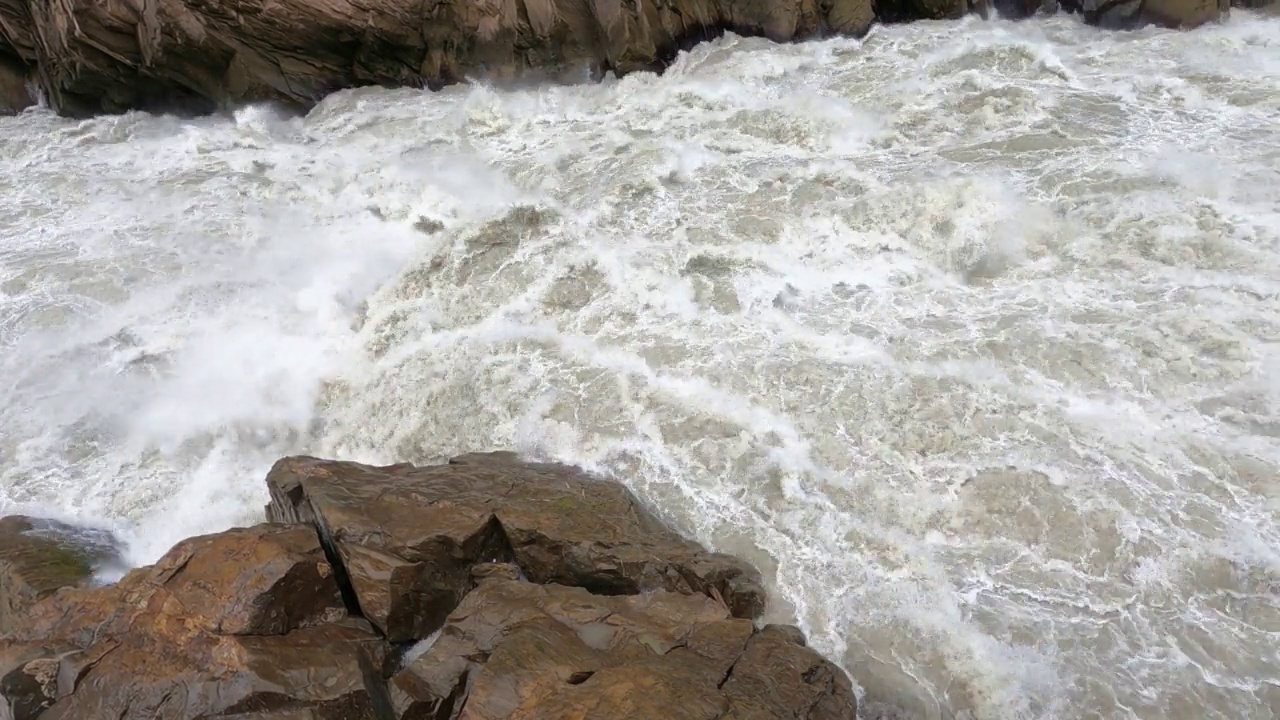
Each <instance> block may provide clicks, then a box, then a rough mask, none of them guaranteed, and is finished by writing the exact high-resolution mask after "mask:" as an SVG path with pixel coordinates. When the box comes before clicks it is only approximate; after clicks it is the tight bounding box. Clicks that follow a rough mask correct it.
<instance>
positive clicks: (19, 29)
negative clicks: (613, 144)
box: [0, 0, 1256, 115]
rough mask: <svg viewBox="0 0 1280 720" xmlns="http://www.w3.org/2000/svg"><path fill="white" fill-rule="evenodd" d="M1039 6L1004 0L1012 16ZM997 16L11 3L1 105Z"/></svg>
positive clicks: (453, 68) (584, 61) (195, 0)
mask: <svg viewBox="0 0 1280 720" xmlns="http://www.w3.org/2000/svg"><path fill="white" fill-rule="evenodd" d="M1250 2H1253V3H1255V4H1256V0H1250ZM1225 3H1226V0H1119V1H1117V0H1111V1H1110V2H1103V1H1102V0H1072V1H1071V2H1066V3H1064V6H1065V7H1066V8H1067V9H1074V10H1080V11H1083V12H1084V13H1085V16H1086V19H1088V20H1090V21H1092V22H1097V23H1100V24H1104V25H1117V26H1132V25H1135V24H1140V23H1143V22H1157V23H1160V24H1164V25H1169V26H1174V27H1193V26H1195V25H1199V24H1202V23H1204V22H1207V21H1210V20H1213V19H1215V18H1217V17H1219V15H1220V14H1221V13H1222V12H1223V11H1224V10H1225V7H1226V5H1225ZM1040 7H1041V2H1039V1H1038V0H997V1H996V2H995V3H994V9H995V10H996V11H998V12H1000V13H1001V14H1003V15H1006V16H1013V17H1023V16H1026V15H1029V14H1032V13H1034V12H1037V11H1038V10H1039V9H1040ZM990 9H991V7H990V6H989V3H988V0H878V1H873V0H649V1H644V0H464V1H461V2H453V1H451V0H373V1H370V0H365V1H363V2H362V1H360V0H0V111H3V110H5V109H9V110H12V109H15V108H16V107H21V106H23V105H25V104H27V103H29V102H30V98H28V97H26V96H27V93H26V91H25V89H24V88H25V83H26V80H27V79H34V80H35V81H36V82H37V83H38V85H39V86H40V87H41V88H42V89H43V90H44V92H45V93H46V94H47V96H48V98H49V102H50V103H51V104H52V105H53V106H54V107H55V108H56V109H57V110H58V111H59V112H61V113H63V114H67V115H87V114H94V113H100V112H118V111H123V110H127V109H132V108H139V109H163V110H169V111H179V112H196V113H202V112H210V111H213V110H216V109H218V108H221V107H229V106H234V105H236V104H239V103H243V102H251V101H278V102H281V103H284V104H287V105H290V106H295V107H299V108H306V107H308V106H310V105H311V104H312V103H314V102H316V101H317V100H319V99H320V98H321V97H323V96H324V95H326V94H327V93H329V92H332V91H334V90H336V89H340V88H344V87H352V86H359V85H386V86H400V85H410V86H421V85H425V86H428V87H433V88H434V87H440V86H443V85H446V84H448V83H451V82H456V81H458V80H459V79H461V78H463V77H465V76H468V75H474V74H487V75H491V76H493V75H496V76H499V77H513V76H519V75H522V74H524V73H527V72H529V71H537V72H539V73H546V72H551V73H560V72H574V73H578V72H582V71H583V70H586V69H589V70H590V71H592V72H594V73H597V74H598V73H600V72H603V71H608V70H612V71H614V72H617V73H618V74H623V73H627V72H631V71H634V70H661V69H662V68H663V67H664V66H665V64H666V63H668V62H669V61H670V60H671V58H672V57H674V56H675V54H676V53H677V52H678V51H679V50H680V49H681V48H684V47H688V46H690V45H691V44H693V43H696V42H698V41H701V40H704V39H706V38H708V37H712V36H715V35H718V34H720V33H722V32H723V31H726V30H730V31H733V32H736V33H739V34H743V35H759V36H765V37H768V38H770V39H772V40H775V41H789V40H796V39H804V38H806V37H810V36H813V35H814V34H818V33H832V32H834V33H842V34H849V35H855V36H856V35H861V34H863V33H865V32H866V31H867V29H868V28H869V27H870V26H871V24H872V23H873V22H874V21H875V20H876V19H877V18H878V19H880V20H883V21H887V22H894V21H905V20H914V19H920V18H949V17H959V16H962V15H964V14H966V13H969V12H979V13H982V14H984V15H986V14H987V13H988V12H989V10H990ZM15 88H16V89H15Z"/></svg>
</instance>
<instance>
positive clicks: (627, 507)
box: [267, 453, 764, 642]
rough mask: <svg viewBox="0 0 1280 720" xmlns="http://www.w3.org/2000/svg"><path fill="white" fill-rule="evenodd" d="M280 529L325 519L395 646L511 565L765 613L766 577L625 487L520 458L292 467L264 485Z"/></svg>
mask: <svg viewBox="0 0 1280 720" xmlns="http://www.w3.org/2000/svg"><path fill="white" fill-rule="evenodd" d="M267 485H268V487H269V489H270V491H271V497H272V502H271V504H270V505H269V506H268V507H267V516H268V517H269V518H270V519H271V520H274V521H278V522H288V521H314V522H315V523H316V525H317V527H319V528H320V532H321V535H322V536H323V537H324V538H325V539H326V542H327V543H329V544H330V547H331V548H332V552H333V553H334V554H336V555H337V556H338V558H340V563H341V565H342V566H343V567H344V568H346V573H347V574H348V576H349V579H350V584H351V587H352V590H353V592H354V595H355V596H356V598H358V602H359V606H360V612H361V614H362V615H363V616H364V617H366V618H368V619H369V621H370V622H372V623H373V624H374V625H376V626H377V627H378V628H379V629H380V630H381V631H382V632H383V633H385V634H386V636H387V638H388V639H389V640H391V641H393V642H397V641H403V640H409V639H413V638H421V637H426V636H427V635H428V634H430V633H431V632H433V631H435V630H436V629H438V628H439V627H440V625H441V624H442V623H443V622H444V619H445V616H446V615H448V614H449V612H450V611H452V610H453V608H455V607H457V605H458V603H459V602H461V600H462V598H463V596H464V595H466V594H467V592H469V591H470V590H471V587H472V582H471V568H472V567H473V566H475V565H476V564H479V563H487V562H494V561H501V562H514V563H515V564H516V565H517V566H518V567H519V568H520V570H521V571H522V572H523V573H524V574H525V575H526V576H527V577H528V578H529V579H530V580H532V581H533V582H537V583H559V584H562V585H571V586H576V587H582V588H586V589H587V590H590V591H591V592H594V593H597V594H601V595H629V594H636V593H641V592H646V591H649V590H671V591H675V592H683V593H695V592H696V593H702V594H706V595H714V596H718V597H720V598H723V600H724V602H726V603H727V604H728V606H729V607H730V609H731V610H732V612H733V614H734V615H735V616H736V617H746V618H749V617H755V616H757V615H759V613H760V612H761V610H762V609H763V607H764V589H763V588H762V587H761V585H760V578H759V575H758V574H757V573H756V571H755V570H754V569H753V568H751V567H750V566H749V565H747V564H746V563H744V562H742V561H741V560H738V559H737V558H734V557H730V556H727V555H719V554H715V553H709V552H707V551H706V550H704V549H703V548H702V547H700V546H699V545H697V544H695V543H691V542H689V541H687V540H685V539H684V538H681V537H680V536H678V535H676V534H675V533H673V532H671V531H670V530H668V529H667V528H666V527H664V526H663V525H662V523H660V522H659V521H658V520H657V519H656V518H654V517H653V516H652V515H651V514H650V513H649V512H648V511H647V510H645V509H644V507H642V506H641V505H640V504H639V503H638V502H636V500H635V498H634V497H632V496H631V494H630V493H629V492H627V490H626V488H624V487H622V486H621V485H618V484H616V483H606V482H600V481H599V480H596V479H593V478H591V477H588V476H587V475H585V474H583V473H582V472H581V471H579V470H577V469H575V468H572V467H567V466H563V465H546V464H534V463H523V462H520V461H518V460H517V458H516V456H515V455H513V454H511V453H489V454H485V455H468V456H463V457H460V458H455V459H454V460H453V461H451V462H450V463H449V464H448V465H441V466H436V467H422V468H417V467H413V466H411V465H394V466H391V467H385V468H374V467H368V466H364V465H358V464H356V463H337V462H331V461H323V460H316V459H313V458H290V459H286V460H283V461H281V462H279V463H277V464H276V466H275V467H274V468H272V470H271V473H270V474H269V475H268V476H267Z"/></svg>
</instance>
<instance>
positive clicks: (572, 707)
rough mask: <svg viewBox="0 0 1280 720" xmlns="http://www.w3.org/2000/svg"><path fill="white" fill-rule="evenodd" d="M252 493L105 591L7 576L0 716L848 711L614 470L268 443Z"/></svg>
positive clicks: (748, 581) (160, 718) (259, 718)
mask: <svg viewBox="0 0 1280 720" xmlns="http://www.w3.org/2000/svg"><path fill="white" fill-rule="evenodd" d="M4 1H5V0H0V2H4ZM268 486H269V489H270V493H271V497H272V501H271V504H270V505H268V507H267V512H268V514H269V515H270V517H271V519H272V520H273V521H275V522H272V523H268V524H263V525H257V526H253V527H248V528H233V529H230V530H227V531H225V532H221V533H217V534H213V535H205V536H201V537H195V538H191V539H188V540H184V541H182V542H180V543H178V544H177V545H175V546H174V547H173V549H172V550H170V551H169V552H168V553H167V554H166V555H165V556H164V557H162V558H161V559H160V560H159V561H158V562H156V563H155V564H154V565H151V566H147V567H143V568H138V569H136V570H133V571H131V572H129V573H128V574H126V575H125V576H124V577H123V578H122V579H121V580H120V581H119V582H118V583H116V584H114V585H108V586H101V585H97V586H95V585H93V584H90V583H86V582H85V577H86V576H85V572H86V568H85V566H76V572H72V573H66V574H63V575H54V574H51V575H50V576H49V577H50V578H52V579H49V580H48V581H47V582H45V581H41V582H39V583H37V582H36V581H35V580H34V579H33V578H36V577H37V574H36V573H34V572H28V573H27V574H26V575H23V577H24V578H28V580H27V582H28V583H29V584H30V583H35V585H33V587H34V586H37V585H38V586H39V587H40V588H41V589H40V590H39V591H38V592H34V593H28V594H27V595H24V599H23V601H22V603H21V604H15V606H14V608H15V609H14V611H13V620H14V622H13V623H12V627H11V628H10V629H9V631H8V632H7V633H5V634H3V635H0V720H82V719H84V718H116V719H117V720H214V718H218V719H221V720H388V718H396V719H397V720H410V719H424V718H430V719H431V720H464V719H469V720H482V719H483V720H489V719H492V720H498V719H499V718H501V719H503V720H507V719H511V720H515V719H517V718H518V719H522V720H535V719H537V718H546V719H547V720H552V719H557V720H558V719H559V718H588V717H590V718H600V720H612V719H613V718H617V719H619V720H621V719H622V718H627V719H628V720H632V719H635V720H645V719H647V718H654V719H659V718H661V719H668V718H670V719H673V720H677V719H680V718H706V719H707V720H711V719H712V718H730V719H734V718H736V719H737V720H748V719H750V720H755V719H757V718H758V719H759V720H766V719H773V718H778V719H793V718H808V719H809V720H853V718H854V717H855V709H856V703H855V699H854V695H853V690H852V683H851V681H850V680H849V678H848V677H847V676H846V675H845V674H844V673H843V672H841V671H840V669H839V668H837V667H836V666H834V665H833V664H831V663H830V662H829V661H827V660H825V659H823V658H822V657H821V656H819V655H818V654H817V653H815V652H814V651H813V650H811V649H809V648H808V647H806V646H805V640H804V636H803V635H802V634H801V633H800V631H799V630H797V629H796V628H793V627H789V626H777V625H771V626H768V627H764V628H758V627H757V626H756V624H755V622H753V620H754V619H755V618H757V616H758V615H760V613H761V610H762V608H763V606H764V602H765V597H764V591H763V589H762V588H761V586H760V578H759V575H758V574H757V572H756V571H755V570H754V569H753V568H752V567H751V566H750V565H748V564H746V563H744V562H742V561H740V560H737V559H735V558H732V557H729V556H726V555H721V554H717V553H712V552H708V551H707V550H706V549H704V548H702V547H701V546H699V545H697V544H696V543H693V542H690V541H688V540H685V539H683V538H681V537H679V536H678V535H676V534H675V533H673V532H671V531H670V530H668V529H667V528H666V527H664V526H663V525H662V524H661V523H660V522H659V521H658V520H657V519H656V518H655V517H654V516H653V515H652V514H650V513H649V512H648V511H647V510H645V509H644V507H643V506H642V505H641V504H640V503H639V501H638V500H637V499H636V498H635V497H633V496H632V495H631V494H630V493H629V492H628V491H627V490H626V489H625V488H624V487H623V486H622V485H620V484H618V483H615V482H612V481H608V480H605V479H602V478H597V477H594V476H591V475H588V474H586V473H584V472H583V471H581V470H579V469H577V468H572V467H567V466H563V465H553V464H540V463H528V462H522V461H520V460H519V459H518V458H517V457H516V456H515V455H512V454H510V453H487V454H475V455H466V456H463V457H459V458H455V459H454V460H452V461H450V462H449V463H448V464H444V465H437V466H432V467H415V466H412V465H392V466H388V467H373V466H368V465H360V464H356V463H348V462H335V461H325V460H318V459H315V458H305V457H295V458H286V459H284V460H282V461H280V462H279V463H277V464H276V466H275V467H274V468H273V470H272V472H271V474H270V476H269V477H268ZM34 527H35V525H34V524H32V523H31V522H30V521H27V520H20V521H7V524H6V521H0V530H3V529H4V528H9V529H10V530H12V531H14V532H15V533H17V536H19V537H21V538H24V540H23V542H26V540H25V538H29V537H31V535H30V533H31V532H32V530H33V528H34ZM46 529H47V528H46ZM20 557H22V558H25V557H28V556H27V555H20ZM37 567H42V566H39V565H37Z"/></svg>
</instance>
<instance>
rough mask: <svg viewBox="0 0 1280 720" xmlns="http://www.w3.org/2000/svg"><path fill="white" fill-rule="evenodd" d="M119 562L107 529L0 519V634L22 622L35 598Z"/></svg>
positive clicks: (85, 579)
mask: <svg viewBox="0 0 1280 720" xmlns="http://www.w3.org/2000/svg"><path fill="white" fill-rule="evenodd" d="M120 562H121V561H120V556H119V544H118V543H117V542H116V540H115V538H114V537H112V536H111V535H110V533H107V532H104V531H101V530H93V529H89V528H80V527H76V526H74V525H69V524H67V523H62V522H57V521H53V520H46V519H42V518H32V517H26V516H23V515H10V516H8V517H4V518H0V634H3V633H6V632H10V631H12V630H14V629H16V628H18V627H19V626H21V625H23V624H24V623H25V618H24V614H25V612H26V610H27V608H28V607H30V606H31V605H33V604H34V603H36V602H37V601H39V600H41V599H43V598H45V597H47V596H49V595H51V594H53V593H54V591H56V590H58V589H60V588H64V587H73V586H79V585H84V584H86V583H89V582H91V581H92V580H93V577H94V574H95V572H96V571H98V570H101V569H105V568H108V567H109V566H112V565H114V564H118V563H120Z"/></svg>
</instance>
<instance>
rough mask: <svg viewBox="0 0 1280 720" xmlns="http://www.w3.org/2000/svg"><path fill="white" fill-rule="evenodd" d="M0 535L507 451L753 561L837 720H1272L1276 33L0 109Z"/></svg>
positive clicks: (1023, 42) (856, 53) (1279, 393)
mask: <svg viewBox="0 0 1280 720" xmlns="http://www.w3.org/2000/svg"><path fill="white" fill-rule="evenodd" d="M0 199H3V203H0V353H2V354H0V511H14V510H25V511H28V512H40V513H43V514H46V515H52V516H55V517H75V518H79V519H80V520H81V521H85V522H93V523H100V524H105V525H108V526H111V527H114V528H116V529H117V530H118V531H119V532H121V533H123V534H124V536H125V537H127V538H128V539H129V541H130V543H131V545H130V548H131V554H132V560H133V561H135V562H147V561H151V560H153V559H155V558H156V557H158V556H159V555H160V554H161V553H163V552H164V551H165V550H166V549H167V548H168V547H169V546H170V544H171V543H173V542H174V541H176V540H178V539H180V538H182V537H185V536H188V535H192V534H196V533H201V532H208V531H213V530H218V529H222V528H224V527H227V526H229V525H232V524H237V523H251V522H255V521H257V520H258V519H259V518H260V517H261V506H262V503H263V502H264V501H265V491H264V488H263V486H262V481H261V479H262V476H263V475H264V473H265V471H266V469H267V468H268V467H269V465H270V463H271V462H272V461H274V460H275V459H276V458H278V457H279V456H281V455H283V454H286V453H296V452H305V453H311V454H317V455H325V456H338V457H344V458H351V459H359V460H365V461H376V462H391V461H399V460H410V461H420V462H426V461H431V460H438V459H441V458H444V457H446V456H449V455H452V454H456V453H461V452H465V451H471V450H483V449H493V448H506V447H515V448H517V449H519V450H521V451H523V452H526V453H528V454H530V455H533V456H537V457H543V458H554V459H559V460H564V461H569V462H574V463H579V464H582V465H585V466H587V467H590V468H593V469H597V470H601V471H607V472H612V473H615V474H616V475H617V476H618V477H620V478H622V479H623V480H625V481H626V482H628V483H629V484H630V486H631V487H632V488H633V489H635V490H636V492H637V493H639V494H640V495H641V496H642V497H644V498H645V499H646V500H647V501H648V502H650V503H651V504H652V505H653V506H654V507H655V508H657V509H658V510H659V512H661V513H663V514H664V515H665V517H666V518H667V519H668V520H669V521H671V522H672V523H674V524H675V525H676V526H677V527H678V528H680V529H681V530H683V531H685V532H688V533H691V534H693V535H696V536H697V537H698V538H699V539H701V540H703V541H704V542H707V543H709V544H712V545H714V546H715V547H717V548H719V549H723V550H727V551H731V552H736V553H740V554H743V555H745V556H747V557H749V558H750V559H752V560H753V561H754V562H756V563H757V564H759V565H760V567H761V568H762V569H763V570H764V572H765V573H766V575H767V578H768V580H769V583H770V585H771V587H772V588H773V594H774V607H772V608H771V610H770V614H769V617H770V619H772V620H780V621H786V622H797V623H799V624H800V625H801V626H802V627H803V629H804V630H805V631H806V632H807V633H808V634H809V635H810V637H811V639H812V643H813V644H814V645H815V646H816V647H817V648H818V649H820V650H821V651H823V652H824V653H826V654H828V655H829V656H831V657H833V658H834V659H836V660H837V661H838V662H840V663H841V664H843V666H844V667H846V668H847V669H848V670H849V671H850V672H851V673H852V675H853V676H854V677H855V679H856V681H857V683H858V684H859V686H860V693H861V694H862V697H863V707H864V713H863V714H864V716H866V717H901V718H929V719H933V718H975V719H984V720H985V719H987V718H991V719H1004V718H1064V719H1065V718H1071V719H1076V718H1187V719H1192V718H1194V719H1196V720H1201V719H1206V720H1208V719H1216V718H1221V719H1224V720H1228V719H1229V720H1239V719H1242V718H1248V719H1250V720H1268V719H1269V718H1277V717H1280V17H1277V16H1274V15H1272V16H1263V15H1259V14H1254V13H1249V12H1242V11H1237V12H1235V13H1234V15H1233V17H1232V19H1231V20H1230V21H1229V22H1227V23H1226V24H1223V25H1221V26H1214V27H1208V28H1204V29H1201V30H1198V31H1195V32H1191V33H1176V32H1168V31H1162V30H1143V31H1140V32H1134V33H1108V32H1101V31H1097V30H1093V29H1089V28H1085V27H1083V26H1082V25H1081V24H1080V23H1079V22H1078V21H1077V20H1075V19H1072V18H1065V17H1063V18H1055V19H1050V20H1037V21H1032V22H1025V23H1020V24H1013V23H1007V22H982V21H976V20H975V21H965V22H958V23H919V24H914V25H910V26H901V27H893V28H880V29H877V30H875V31H874V32H873V33H872V34H871V35H870V36H869V37H868V38H866V39H865V40H864V41H862V42H858V41H852V40H844V39H842V40H832V41H827V42H815V43H809V44H801V45H791V46H777V45H772V44H769V43H767V42H765V41H763V40H744V39H740V38H732V37H729V38H725V39H722V40H720V41H717V42H714V43H710V44H707V45H703V46H700V47H698V48H696V49H695V50H693V51H692V52H690V53H689V54H687V55H685V56H682V57H681V58H680V59H679V61H678V62H677V64H676V65H675V66H674V67H672V68H671V70H670V71H669V72H668V73H666V75H665V76H663V77H661V78H659V77H655V76H652V75H633V76H629V77H627V78H625V79H623V80H620V81H619V80H613V79H610V80H608V81H606V82H605V83H603V84H599V85H594V84H581V85H561V86H538V87H518V88H495V87H491V86H485V85H473V86H470V87H455V88H452V89H449V90H447V91H444V92H441V93H436V94H432V93H428V92H420V91H411V90H402V91H386V90H361V91H355V92H345V93H341V94H339V95H336V96H333V97H331V98H329V99H328V100H326V101H325V102H324V103H323V104H322V105H321V106H320V107H319V108H317V109H316V110H315V111H314V112H312V113H311V114H310V115H308V116H307V117H305V118H288V117H285V116H282V115H278V114H276V113H274V112H273V111H272V110H270V109H267V108H251V109H246V110H243V111H241V112H238V113H237V114H235V116H234V117H223V118H210V119H202V120H195V121H187V120H178V119H173V118H163V117H150V116H146V115H141V114H135V115H128V116H124V117H114V118H101V119H95V120H90V121H83V122H79V121H70V120H62V119H58V118H55V117H53V116H52V115H51V114H49V113H48V112H45V111H34V112H28V113H26V114H24V115H22V116H20V117H16V118H8V119H0Z"/></svg>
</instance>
